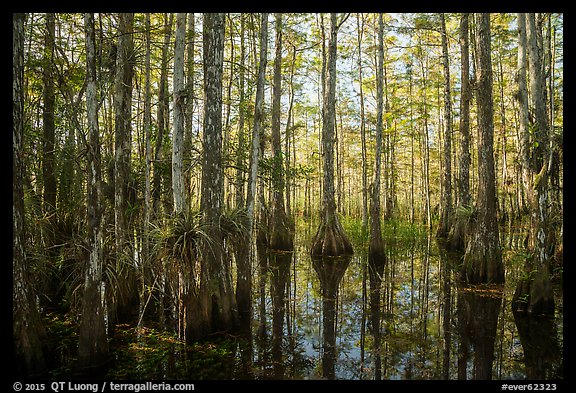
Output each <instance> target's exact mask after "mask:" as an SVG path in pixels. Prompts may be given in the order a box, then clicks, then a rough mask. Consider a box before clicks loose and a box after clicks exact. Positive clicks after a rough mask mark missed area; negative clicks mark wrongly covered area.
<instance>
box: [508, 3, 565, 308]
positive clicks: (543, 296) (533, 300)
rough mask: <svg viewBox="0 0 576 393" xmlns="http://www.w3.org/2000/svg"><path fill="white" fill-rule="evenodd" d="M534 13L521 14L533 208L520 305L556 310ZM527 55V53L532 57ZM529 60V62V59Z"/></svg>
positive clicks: (525, 170) (524, 144) (524, 131)
mask: <svg viewBox="0 0 576 393" xmlns="http://www.w3.org/2000/svg"><path fill="white" fill-rule="evenodd" d="M537 34H538V32H537V28H536V22H535V15H534V14H518V75H517V78H518V95H517V98H518V101H519V104H520V135H521V138H522V141H521V146H520V152H521V162H522V177H523V182H524V188H525V190H526V196H527V199H528V204H529V210H530V232H529V234H528V248H529V251H530V255H529V256H528V258H527V260H526V264H525V272H526V274H525V276H526V277H524V278H523V279H522V280H520V282H519V283H518V286H517V288H516V292H515V294H514V299H513V308H514V310H515V311H520V312H526V311H527V312H528V313H531V314H546V315H553V314H554V308H555V305H554V294H553V292H552V287H551V284H550V272H549V270H550V257H551V255H552V253H551V245H552V244H553V243H554V242H553V239H552V233H551V228H550V223H549V211H548V210H549V207H548V205H549V190H548V174H549V171H550V162H551V155H549V154H550V152H549V151H548V142H549V141H548V138H549V135H548V132H549V131H548V115H547V113H546V100H545V83H544V75H543V70H542V53H541V52H539V46H538V38H537ZM526 58H527V59H526ZM526 60H528V62H527V63H526ZM526 65H528V69H529V72H528V75H529V83H530V104H531V106H532V108H534V120H535V121H534V124H530V123H529V112H528V95H527V86H526Z"/></svg>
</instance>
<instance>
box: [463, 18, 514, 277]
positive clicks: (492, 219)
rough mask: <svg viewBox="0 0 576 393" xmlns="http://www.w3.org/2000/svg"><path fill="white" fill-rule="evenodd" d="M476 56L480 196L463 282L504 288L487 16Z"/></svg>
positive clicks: (478, 27) (478, 26) (481, 23)
mask: <svg viewBox="0 0 576 393" xmlns="http://www.w3.org/2000/svg"><path fill="white" fill-rule="evenodd" d="M476 56H477V65H476V80H477V89H476V96H477V106H478V109H477V111H478V195H477V199H476V208H475V210H476V212H475V215H476V217H475V222H474V224H473V228H472V233H471V236H470V241H469V243H468V245H467V248H466V253H465V254H464V265H463V279H464V281H465V282H467V283H469V284H484V283H492V284H501V283H503V282H504V265H503V263H502V250H501V249H500V240H499V237H498V221H497V219H496V185H495V184H496V182H495V173H494V147H493V146H494V123H493V114H494V112H493V102H492V61H491V44H490V14H487V13H484V14H477V16H476Z"/></svg>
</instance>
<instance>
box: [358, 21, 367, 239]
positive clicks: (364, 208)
mask: <svg viewBox="0 0 576 393" xmlns="http://www.w3.org/2000/svg"><path fill="white" fill-rule="evenodd" d="M360 20H362V23H360ZM357 29H358V84H359V85H360V88H359V90H360V92H359V93H360V138H361V143H362V228H365V229H366V228H368V175H367V171H368V169H367V167H366V165H367V164H366V163H367V157H366V121H365V120H364V88H363V84H364V81H363V78H362V33H363V31H364V14H361V13H360V14H358V16H357Z"/></svg>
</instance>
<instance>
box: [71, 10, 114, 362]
mask: <svg viewBox="0 0 576 393" xmlns="http://www.w3.org/2000/svg"><path fill="white" fill-rule="evenodd" d="M84 26H85V31H86V78H87V86H86V112H87V117H88V134H89V135H88V137H89V141H88V146H87V159H88V163H87V168H86V172H87V174H88V201H87V206H88V211H87V222H88V244H89V257H88V263H87V269H86V274H85V280H84V298H83V302H82V320H81V322H80V334H79V338H78V366H79V367H80V368H90V369H93V368H94V367H100V366H102V365H104V364H105V363H106V362H107V361H108V340H107V337H106V325H105V321H104V315H105V313H104V306H103V300H104V299H103V296H102V295H103V294H102V292H103V291H102V268H103V262H104V255H103V236H104V234H103V228H102V213H103V210H104V209H103V206H102V190H101V170H100V136H99V130H98V97H97V90H96V80H97V78H96V43H95V38H94V37H95V34H94V14H88V13H87V14H85V16H84Z"/></svg>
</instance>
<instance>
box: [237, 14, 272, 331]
mask: <svg viewBox="0 0 576 393" xmlns="http://www.w3.org/2000/svg"><path fill="white" fill-rule="evenodd" d="M267 54H268V14H267V13H262V15H261V18H260V59H259V64H258V79H257V82H256V102H255V106H254V125H253V127H252V145H251V149H250V170H249V174H248V194H247V196H246V210H247V216H248V218H247V222H248V224H247V225H248V233H249V235H248V244H247V245H246V248H247V250H246V252H244V253H243V254H242V255H239V256H238V260H237V266H238V277H237V283H236V285H237V287H236V303H237V305H238V313H239V319H240V321H239V322H240V327H241V329H242V330H243V331H244V330H245V331H249V330H250V325H251V319H252V259H253V255H254V253H253V252H251V249H252V239H253V237H254V205H255V200H256V182H257V174H258V161H259V157H260V131H261V129H262V120H263V106H264V82H265V76H266V63H267ZM259 254H260V253H259Z"/></svg>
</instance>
